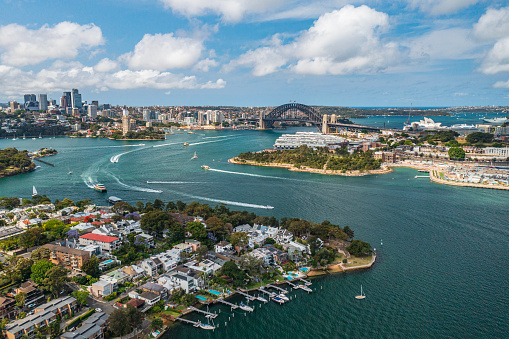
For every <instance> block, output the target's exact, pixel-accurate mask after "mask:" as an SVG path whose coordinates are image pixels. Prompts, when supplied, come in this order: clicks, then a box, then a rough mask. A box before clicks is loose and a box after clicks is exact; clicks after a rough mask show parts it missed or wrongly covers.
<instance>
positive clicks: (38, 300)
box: [14, 281, 45, 309]
mask: <svg viewBox="0 0 509 339" xmlns="http://www.w3.org/2000/svg"><path fill="white" fill-rule="evenodd" d="M14 292H15V294H19V293H26V297H25V307H27V308H28V309H31V308H34V307H35V306H37V305H40V304H42V303H43V302H44V300H45V298H44V294H43V293H42V291H41V290H40V289H38V288H37V285H35V284H34V283H33V282H31V281H27V282H24V283H22V284H21V286H20V287H18V288H15V289H14Z"/></svg>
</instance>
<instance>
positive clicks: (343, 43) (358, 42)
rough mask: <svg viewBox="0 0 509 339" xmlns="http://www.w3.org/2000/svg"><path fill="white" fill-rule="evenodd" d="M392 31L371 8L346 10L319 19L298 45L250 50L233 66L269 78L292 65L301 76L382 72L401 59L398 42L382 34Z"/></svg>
mask: <svg viewBox="0 0 509 339" xmlns="http://www.w3.org/2000/svg"><path fill="white" fill-rule="evenodd" d="M388 28H389V17H388V15H387V14H385V13H382V12H377V11H376V10H374V9H371V8H370V7H367V6H360V7H354V6H351V5H348V6H345V7H343V8H341V9H340V10H334V11H332V12H329V13H325V14H323V15H322V16H320V17H319V18H318V19H317V20H316V21H315V22H314V24H313V26H311V27H310V28H309V29H308V30H306V31H303V32H301V33H300V34H299V35H298V36H297V37H296V38H294V39H293V41H290V42H288V43H283V42H281V41H280V40H279V39H277V38H276V37H275V38H273V39H272V40H271V42H270V45H269V46H262V47H260V48H257V49H254V50H250V51H248V52H246V53H245V54H243V55H241V56H240V57H239V58H238V59H237V60H234V61H232V62H231V63H230V64H229V65H228V67H227V69H228V68H230V69H231V68H233V67H236V66H243V67H251V68H253V74H254V75H258V76H261V75H266V74H270V73H273V72H276V71H278V70H279V69H281V68H283V67H284V66H287V68H288V69H290V70H292V71H294V72H296V73H301V74H334V75H341V74H349V73H357V72H358V73H367V72H376V71H380V70H383V69H385V68H387V67H388V66H390V65H391V64H392V63H394V61H395V60H396V59H397V58H398V57H399V56H398V46H397V44H395V43H390V42H389V43H384V42H383V41H382V40H381V38H380V34H381V33H382V32H384V31H385V30H387V29H388Z"/></svg>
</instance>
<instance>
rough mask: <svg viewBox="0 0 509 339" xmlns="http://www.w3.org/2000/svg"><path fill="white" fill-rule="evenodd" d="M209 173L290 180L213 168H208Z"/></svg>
mask: <svg viewBox="0 0 509 339" xmlns="http://www.w3.org/2000/svg"><path fill="white" fill-rule="evenodd" d="M208 170H209V171H212V172H220V173H228V174H236V175H246V176H248V177H258V178H270V179H281V180H291V179H289V178H283V177H274V176H271V175H261V174H252V173H243V172H232V171H224V170H220V169H215V168H209V169H208Z"/></svg>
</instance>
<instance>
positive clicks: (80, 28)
mask: <svg viewBox="0 0 509 339" xmlns="http://www.w3.org/2000/svg"><path fill="white" fill-rule="evenodd" d="M102 44H104V38H103V36H102V32H101V29H100V28H99V27H97V26H95V25H94V24H89V25H79V24H77V23H73V22H66V21H65V22H61V23H59V24H57V25H55V26H49V25H44V26H42V27H41V28H39V29H28V28H26V27H25V26H22V25H18V24H10V25H6V26H0V52H2V54H1V60H2V63H3V64H6V65H12V66H26V65H35V64H38V63H41V62H43V61H45V60H51V59H58V58H75V57H76V56H77V55H78V51H79V50H81V49H83V48H91V47H94V46H99V45H102Z"/></svg>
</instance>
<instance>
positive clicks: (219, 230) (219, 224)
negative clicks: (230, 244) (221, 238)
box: [205, 217, 226, 235]
mask: <svg viewBox="0 0 509 339" xmlns="http://www.w3.org/2000/svg"><path fill="white" fill-rule="evenodd" d="M205 224H206V225H207V228H208V230H209V231H210V232H212V233H214V235H217V234H226V228H225V225H224V222H223V221H222V220H221V219H219V218H218V217H210V218H208V219H207V220H206V221H205Z"/></svg>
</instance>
